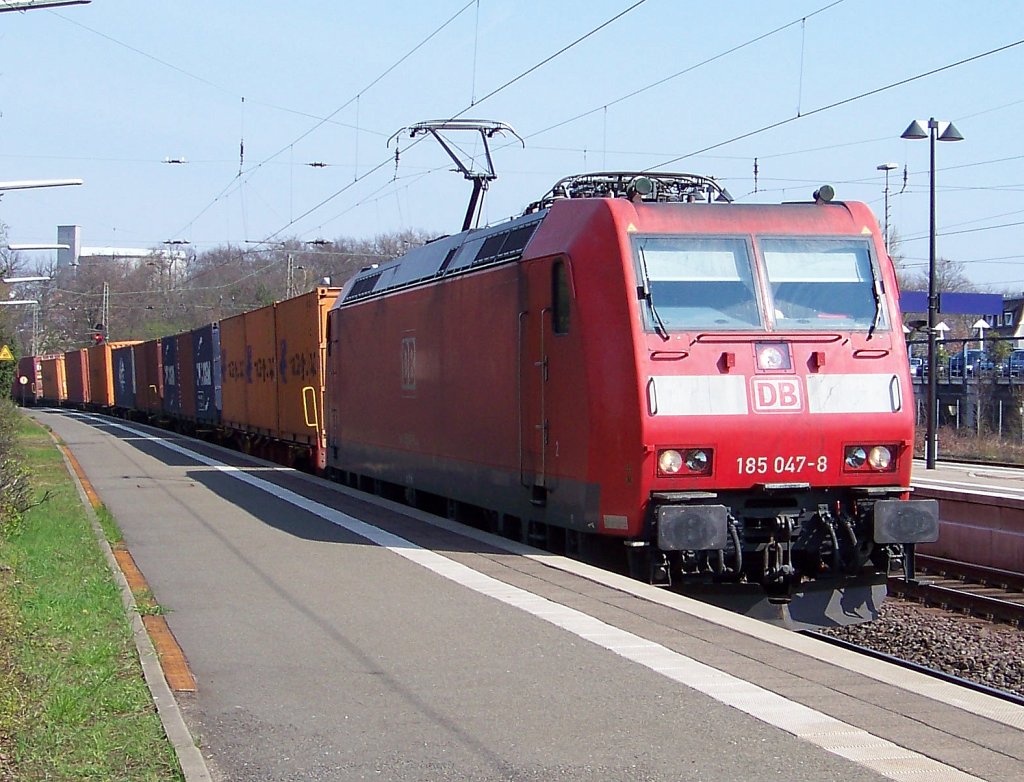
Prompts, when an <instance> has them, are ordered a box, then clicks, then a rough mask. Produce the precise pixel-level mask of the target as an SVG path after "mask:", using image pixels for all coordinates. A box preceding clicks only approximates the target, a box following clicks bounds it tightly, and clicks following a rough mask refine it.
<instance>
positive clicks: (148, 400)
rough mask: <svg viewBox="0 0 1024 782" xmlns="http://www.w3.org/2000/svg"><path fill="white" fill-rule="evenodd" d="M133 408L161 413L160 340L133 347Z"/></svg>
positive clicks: (161, 373) (161, 363) (162, 391)
mask: <svg viewBox="0 0 1024 782" xmlns="http://www.w3.org/2000/svg"><path fill="white" fill-rule="evenodd" d="M132 350H133V351H134V352H135V408H136V409H137V410H142V411H144V412H147V413H160V412H162V411H163V393H164V372H163V361H162V360H161V359H162V351H161V350H160V340H159V339H153V340H150V341H149V342H142V343H139V344H137V345H135V347H134V348H132Z"/></svg>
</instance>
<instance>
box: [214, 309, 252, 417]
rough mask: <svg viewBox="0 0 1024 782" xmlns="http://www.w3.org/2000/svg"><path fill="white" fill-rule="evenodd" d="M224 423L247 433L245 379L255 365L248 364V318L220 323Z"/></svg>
mask: <svg viewBox="0 0 1024 782" xmlns="http://www.w3.org/2000/svg"><path fill="white" fill-rule="evenodd" d="M220 366H221V375H222V377H221V383H222V386H221V420H222V421H223V422H224V424H225V426H229V427H232V428H234V429H248V426H247V423H248V420H247V418H246V413H245V385H246V381H245V379H246V375H247V374H251V372H252V363H251V362H247V361H246V354H245V316H244V315H235V316H234V317H231V318H225V319H224V320H222V321H221V322H220Z"/></svg>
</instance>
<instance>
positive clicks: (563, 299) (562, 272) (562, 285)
mask: <svg viewBox="0 0 1024 782" xmlns="http://www.w3.org/2000/svg"><path fill="white" fill-rule="evenodd" d="M551 328H552V329H554V332H555V333H556V334H568V333H569V275H568V271H567V270H566V268H565V261H555V262H554V263H553V264H552V265H551Z"/></svg>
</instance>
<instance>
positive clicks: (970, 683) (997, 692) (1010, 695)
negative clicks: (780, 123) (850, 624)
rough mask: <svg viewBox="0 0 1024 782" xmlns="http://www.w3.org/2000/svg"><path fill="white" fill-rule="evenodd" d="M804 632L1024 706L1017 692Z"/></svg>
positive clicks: (852, 643) (1023, 697)
mask: <svg viewBox="0 0 1024 782" xmlns="http://www.w3.org/2000/svg"><path fill="white" fill-rule="evenodd" d="M803 634H804V635H809V636H811V637H812V638H816V639H817V640H819V641H824V642H826V643H830V644H832V645H833V646H839V647H841V648H843V649H848V650H850V651H852V652H857V653H858V654H863V655H866V656H867V657H873V658H875V659H876V660H884V661H885V662H888V663H892V664H893V665H898V666H900V667H901V668H906V669H907V670H911V671H916V672H917V673H923V674H925V675H927V676H932V677H934V678H936V679H940V680H942V681H944V682H949V683H950V684H955V685H957V686H958V687H964V688H966V689H969V690H974V691H975V692H982V693H985V694H986V695H991V696H992V697H994V698H999V699H1001V700H1004V701H1008V702H1010V703H1013V704H1016V705H1017V706H1024V695H1018V694H1017V693H1015V692H1008V691H1006V690H1001V689H999V688H997V687H990V686H989V685H987V684H983V683H981V682H978V681H975V680H973V679H967V678H964V677H963V676H957V675H955V674H951V673H948V672H946V671H941V670H939V669H937V668H930V667H928V666H926V665H921V664H920V663H915V662H912V661H910V660H905V659H903V658H901V657H898V656H896V655H893V654H889V653H888V652H883V651H880V650H878V649H874V648H872V647H870V646H864V645H862V644H858V643H854V642H852V641H848V640H845V639H842V638H836V637H835V636H832V635H828V634H826V633H822V632H819V631H818V630H804V631H803Z"/></svg>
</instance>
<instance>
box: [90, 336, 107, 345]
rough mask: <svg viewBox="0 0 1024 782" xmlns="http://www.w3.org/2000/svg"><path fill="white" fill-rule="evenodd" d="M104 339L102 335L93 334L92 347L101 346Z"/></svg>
mask: <svg viewBox="0 0 1024 782" xmlns="http://www.w3.org/2000/svg"><path fill="white" fill-rule="evenodd" d="M105 339H106V338H105V337H104V336H103V335H102V334H93V335H92V341H93V344H94V345H102V344H103V342H104V341H105Z"/></svg>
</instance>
